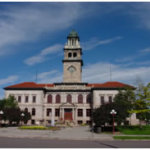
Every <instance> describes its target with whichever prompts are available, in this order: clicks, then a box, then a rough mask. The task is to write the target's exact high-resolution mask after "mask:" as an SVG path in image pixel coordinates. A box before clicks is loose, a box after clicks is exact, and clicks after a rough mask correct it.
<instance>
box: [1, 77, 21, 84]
mask: <svg viewBox="0 0 150 150" xmlns="http://www.w3.org/2000/svg"><path fill="white" fill-rule="evenodd" d="M17 80H18V76H16V75H13V76H9V77H7V78H4V79H0V85H5V84H10V83H14V82H16V81H17Z"/></svg>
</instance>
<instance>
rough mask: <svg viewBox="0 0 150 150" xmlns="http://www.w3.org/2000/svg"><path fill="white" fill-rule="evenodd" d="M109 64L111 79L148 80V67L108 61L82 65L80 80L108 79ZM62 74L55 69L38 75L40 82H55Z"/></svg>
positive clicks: (95, 81)
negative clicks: (129, 65)
mask: <svg viewBox="0 0 150 150" xmlns="http://www.w3.org/2000/svg"><path fill="white" fill-rule="evenodd" d="M110 66H111V80H112V81H120V82H124V83H128V84H133V85H134V84H135V83H136V80H137V78H140V79H141V80H142V81H143V82H144V83H148V82H150V80H149V76H150V67H149V66H145V67H137V66H136V67H132V68H131V67H128V66H125V65H120V64H110V63H108V62H105V63H102V62H97V63H95V64H89V65H86V66H85V67H83V71H82V81H83V82H88V83H103V82H107V81H110ZM62 77H63V74H62V72H59V71H57V70H52V71H49V72H43V73H40V74H39V75H38V82H40V83H55V82H62Z"/></svg>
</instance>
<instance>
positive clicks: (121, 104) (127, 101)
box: [114, 88, 135, 125]
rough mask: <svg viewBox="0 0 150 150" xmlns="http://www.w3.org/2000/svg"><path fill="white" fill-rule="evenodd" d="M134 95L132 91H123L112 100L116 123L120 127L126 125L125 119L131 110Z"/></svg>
mask: <svg viewBox="0 0 150 150" xmlns="http://www.w3.org/2000/svg"><path fill="white" fill-rule="evenodd" d="M134 101H135V94H134V91H133V89H129V88H127V89H125V90H122V91H119V93H118V94H117V95H116V96H115V98H114V109H115V110H116V112H117V117H116V122H117V124H118V125H120V124H121V123H122V122H123V123H126V118H127V117H129V116H130V111H131V110H132V109H133V104H134Z"/></svg>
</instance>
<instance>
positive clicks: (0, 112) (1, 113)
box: [0, 110, 4, 125]
mask: <svg viewBox="0 0 150 150" xmlns="http://www.w3.org/2000/svg"><path fill="white" fill-rule="evenodd" d="M3 114H4V112H3V111H2V110H1V111H0V121H1V120H2V119H1V117H2V115H3ZM0 125H1V124H0Z"/></svg>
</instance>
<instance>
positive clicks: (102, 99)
mask: <svg viewBox="0 0 150 150" xmlns="http://www.w3.org/2000/svg"><path fill="white" fill-rule="evenodd" d="M101 104H102V105H104V104H105V101H104V96H101Z"/></svg>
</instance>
